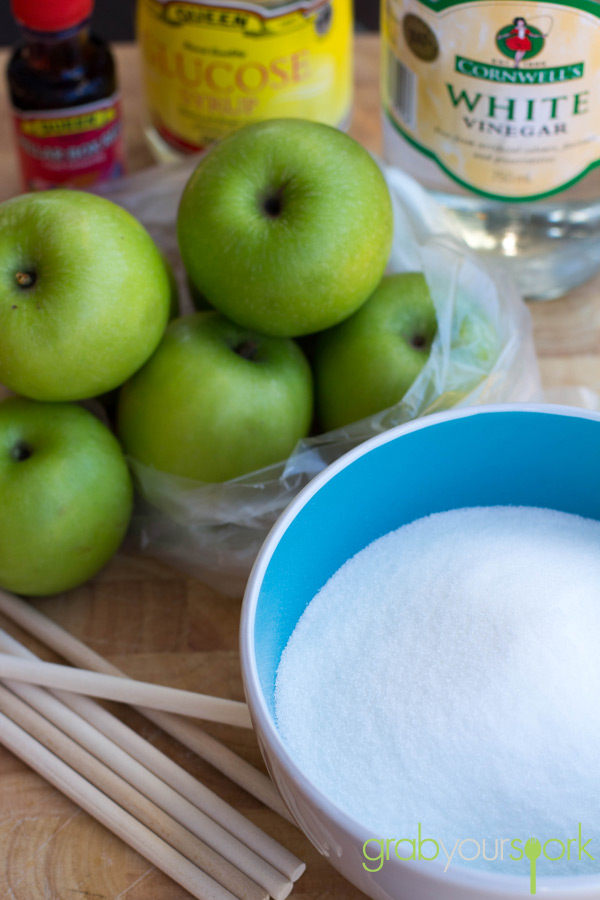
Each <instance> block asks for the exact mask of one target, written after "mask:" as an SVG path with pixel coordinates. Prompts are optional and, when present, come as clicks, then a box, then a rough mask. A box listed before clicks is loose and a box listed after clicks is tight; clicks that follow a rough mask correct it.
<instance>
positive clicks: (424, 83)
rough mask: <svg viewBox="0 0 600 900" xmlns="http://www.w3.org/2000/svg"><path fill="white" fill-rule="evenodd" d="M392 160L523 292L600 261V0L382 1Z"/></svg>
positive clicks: (550, 291) (585, 272)
mask: <svg viewBox="0 0 600 900" xmlns="http://www.w3.org/2000/svg"><path fill="white" fill-rule="evenodd" d="M382 34H383V78H382V93H383V121H384V152H385V156H386V159H387V160H388V161H389V162H391V163H393V164H395V165H398V166H400V167H401V168H403V169H404V170H405V171H407V172H408V173H409V174H411V175H413V176H414V177H416V178H417V179H418V180H419V181H420V182H421V183H422V184H424V185H425V186H426V187H427V188H429V189H430V190H432V191H433V192H434V193H435V194H436V196H437V197H438V199H439V200H440V201H441V202H442V203H443V204H444V205H445V206H447V207H448V208H449V209H451V210H452V211H453V213H454V214H455V216H456V219H457V221H458V224H459V226H460V229H461V231H462V233H463V235H464V237H465V238H466V240H467V241H468V243H469V244H470V245H471V246H472V247H473V248H474V249H476V250H478V251H480V252H482V253H484V254H493V255H496V256H498V255H501V256H503V258H504V259H505V260H506V262H507V263H508V265H509V267H510V270H511V272H512V274H513V277H514V278H515V279H516V281H517V283H518V284H519V287H520V288H521V291H522V292H523V294H524V295H525V296H526V297H529V298H536V299H544V300H549V299H552V298H554V297H558V296H560V295H561V294H564V293H565V292H566V291H567V290H569V289H570V288H572V287H574V286H575V285H576V284H579V283H581V282H582V281H585V280H586V279H588V278H589V277H591V276H592V275H593V274H594V273H595V272H597V271H599V270H600V168H598V166H599V165H600V112H599V110H600V3H597V2H596V0H571V3H570V4H567V3H565V2H548V0H546V2H542V3H538V2H534V0H522V2H521V0H503V2H502V3H498V2H491V0H437V2H436V0H387V2H386V0H384V2H383V6H382Z"/></svg>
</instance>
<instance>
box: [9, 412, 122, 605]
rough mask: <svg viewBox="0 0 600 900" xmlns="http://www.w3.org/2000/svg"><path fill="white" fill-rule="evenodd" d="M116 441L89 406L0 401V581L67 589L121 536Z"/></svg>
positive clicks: (34, 588) (29, 589)
mask: <svg viewBox="0 0 600 900" xmlns="http://www.w3.org/2000/svg"><path fill="white" fill-rule="evenodd" d="M132 495H133V492H132V486H131V479H130V477H129V472H128V469H127V465H126V463H125V459H124V456H123V453H122V451H121V448H120V447H119V444H118V442H117V441H116V439H115V438H114V437H113V435H112V434H111V433H110V431H109V430H108V429H107V428H106V427H105V426H104V425H103V424H102V423H101V422H100V421H99V420H98V419H97V418H96V417H95V416H93V415H92V413H90V412H88V411H87V410H85V409H83V408H82V407H79V406H76V405H74V404H69V403H40V402H38V401H35V400H26V399H24V398H22V397H11V398H9V399H8V400H4V401H2V402H1V403H0V497H1V498H2V502H1V503H0V585H1V586H2V587H3V588H7V589H8V590H10V591H14V592H16V593H18V594H28V595H41V594H55V593H58V592H60V591H66V590H68V589H69V588H72V587H75V586H76V585H78V584H81V583H82V582H84V581H86V580H87V579H88V578H91V576H92V575H94V574H95V573H96V572H97V571H98V570H99V569H100V568H101V567H102V566H103V565H104V564H105V563H106V562H107V561H108V560H109V559H110V558H111V556H112V555H113V553H114V552H115V550H116V549H117V548H118V546H119V544H120V543H121V541H122V539H123V536H124V534H125V531H126V529H127V525H128V523H129V519H130V516H131V508H132Z"/></svg>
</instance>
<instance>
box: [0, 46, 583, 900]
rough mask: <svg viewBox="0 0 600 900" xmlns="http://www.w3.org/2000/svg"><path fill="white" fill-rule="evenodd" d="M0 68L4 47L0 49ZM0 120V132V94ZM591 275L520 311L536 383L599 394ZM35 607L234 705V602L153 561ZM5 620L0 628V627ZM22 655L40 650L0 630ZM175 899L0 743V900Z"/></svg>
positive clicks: (313, 889)
mask: <svg viewBox="0 0 600 900" xmlns="http://www.w3.org/2000/svg"><path fill="white" fill-rule="evenodd" d="M356 51H357V52H356V60H357V94H356V107H355V115H354V122H353V127H352V133H353V134H354V135H355V136H356V137H357V138H359V140H361V141H362V142H363V143H364V144H365V145H366V146H367V147H369V149H371V150H374V151H378V150H379V148H380V129H379V102H378V40H377V38H375V37H362V36H361V37H359V39H358V40H357V48H356ZM117 58H118V62H119V68H120V77H121V85H122V92H123V100H124V111H125V127H126V140H127V146H128V157H129V162H130V169H131V170H135V169H137V168H141V167H144V166H147V165H149V164H150V163H151V162H152V160H151V158H150V155H149V153H148V151H147V149H146V147H145V144H144V141H143V135H142V127H143V101H142V93H141V86H140V82H139V73H138V60H137V49H136V48H135V47H134V46H131V45H124V46H120V47H118V48H117ZM0 62H1V63H2V65H3V66H4V65H5V63H6V52H3V53H0ZM1 91H2V92H0V113H1V114H2V116H3V121H4V122H5V123H7V122H8V121H9V119H8V115H9V113H8V109H7V104H6V96H5V93H4V92H3V91H4V86H2V89H1ZM17 184H18V181H17V176H16V165H15V157H14V153H13V148H12V139H11V134H10V129H9V127H8V126H7V125H5V128H4V129H2V131H0V199H4V198H5V197H7V196H11V195H12V194H13V193H15V190H16V185H17ZM599 292H600V279H596V280H595V281H593V282H591V283H590V284H588V285H586V286H584V287H582V288H579V289H578V290H577V291H575V292H573V294H572V295H570V297H569V298H568V299H566V300H562V301H556V302H554V303H549V304H544V305H538V306H536V307H535V308H534V309H533V313H534V321H535V326H536V340H537V345H538V350H539V352H540V355H541V357H542V360H541V365H542V372H543V376H544V380H545V382H546V384H547V385H549V386H564V385H579V384H587V385H588V386H589V387H591V388H596V389H598V388H599V387H600V359H599V354H600V304H599V303H598V299H597V298H598V294H599ZM35 605H36V606H37V607H38V608H39V609H41V610H42V611H43V612H44V613H46V614H47V615H48V616H50V617H51V618H53V619H55V620H56V621H57V622H59V623H60V624H61V625H63V626H64V627H65V628H67V629H68V630H69V631H71V632H72V633H73V634H75V635H76V636H77V637H78V638H80V639H81V640H83V641H85V642H86V643H88V644H89V646H90V647H92V648H93V649H94V650H96V651H97V652H99V653H101V654H103V655H104V656H105V657H106V658H107V659H109V660H111V661H112V662H113V663H115V664H116V665H118V666H119V667H120V668H122V669H124V670H125V671H126V672H128V673H129V674H130V675H132V676H133V677H135V678H140V679H144V680H147V681H156V682H160V683H164V684H170V685H173V686H175V687H181V688H187V689H195V690H200V691H204V692H207V693H212V694H216V695H221V696H224V697H232V698H235V699H242V688H241V681H240V670H239V659H238V646H237V630H238V619H239V609H240V605H239V601H235V600H231V599H227V598H225V597H221V596H219V595H218V594H217V593H216V592H214V591H212V590H210V589H208V588H206V587H204V586H203V585H202V584H200V583H199V582H197V581H195V580H194V579H192V578H188V577H186V576H185V575H182V574H180V573H178V572H176V571H174V570H171V569H168V568H166V567H164V566H162V565H161V564H159V563H157V562H155V561H153V560H149V559H144V558H141V557H136V556H135V555H132V554H127V553H121V554H119V555H118V556H117V558H116V559H115V560H113V562H112V563H111V564H110V566H109V567H108V568H107V569H106V570H105V571H104V572H103V573H102V574H101V575H99V576H98V577H97V578H96V579H94V581H93V582H92V583H90V584H88V585H85V586H84V587H82V588H79V589H78V590H76V591H72V592H70V593H69V594H66V595H64V596H59V597H55V598H51V599H47V600H41V601H36V603H35ZM5 625H6V623H5V622H3V621H2V620H1V619H0V627H4V626H5ZM6 627H7V628H8V630H10V631H11V632H12V633H13V634H15V636H17V637H18V638H19V639H22V640H24V642H25V643H27V644H28V645H29V646H30V647H32V649H34V650H35V651H36V652H40V653H42V654H43V655H44V656H45V657H46V658H48V659H53V658H54V657H52V655H51V654H49V653H47V651H44V649H43V648H40V647H39V646H38V645H37V644H36V643H35V642H33V641H31V640H29V639H27V638H26V637H25V636H23V635H22V633H20V632H19V631H18V629H16V628H14V627H13V626H9V625H6ZM110 708H111V709H112V710H113V711H115V712H116V713H117V714H119V715H122V717H123V718H124V719H125V721H127V722H128V723H129V724H130V725H132V726H133V727H135V728H137V729H138V730H139V731H140V732H141V733H142V734H143V735H144V736H145V737H147V738H148V739H149V740H151V741H152V742H153V743H155V744H156V746H157V747H159V748H160V749H162V750H164V751H165V752H167V753H168V754H169V755H171V756H172V757H173V758H174V759H175V760H176V761H177V762H178V763H180V764H181V765H183V766H185V767H186V768H187V769H188V770H189V771H190V772H192V773H193V774H194V775H195V776H196V777H197V778H199V779H201V780H202V781H204V783H205V784H207V785H208V786H209V787H210V788H212V789H213V790H215V791H216V792H217V793H219V794H220V795H221V796H222V797H223V798H224V799H226V800H227V801H228V802H230V803H232V804H233V805H235V806H236V808H237V809H239V810H240V811H241V812H242V813H244V814H245V815H247V816H248V817H249V818H251V819H252V820H253V821H254V822H255V823H256V824H258V825H260V826H261V827H262V828H264V829H265V831H267V832H269V833H270V834H272V835H273V836H276V837H277V838H278V839H279V840H281V841H282V842H283V843H285V844H286V845H287V846H288V847H289V848H290V849H291V850H293V851H294V852H295V853H296V854H297V855H298V856H300V857H302V858H303V859H305V860H306V861H307V863H308V870H307V873H306V874H305V876H304V877H303V878H302V879H301V881H300V882H299V883H298V885H297V887H296V889H295V892H294V896H295V897H296V898H298V900H337V898H340V900H341V898H344V900H353V898H355V897H358V896H360V895H359V892H358V891H356V890H354V889H353V888H352V887H350V885H348V884H347V882H345V881H344V880H343V879H342V878H341V877H339V876H338V875H337V874H336V873H335V872H334V870H333V869H332V868H331V867H330V866H329V864H328V863H327V862H326V861H325V860H324V859H322V858H321V857H320V856H319V855H318V854H317V852H316V851H315V850H313V849H312V847H311V846H310V845H309V843H308V842H307V841H306V840H305V838H304V837H303V836H302V834H301V833H300V832H299V831H297V830H296V829H295V828H294V827H293V826H292V825H290V824H288V823H286V822H283V821H282V820H281V819H279V817H278V816H276V815H275V814H273V813H271V812H270V811H269V810H267V809H265V808H264V807H262V806H261V805H260V804H259V803H258V802H257V801H255V800H254V799H253V798H252V797H250V796H249V795H247V794H246V793H245V792H243V791H242V790H240V789H239V788H237V787H235V785H233V784H231V783H230V782H229V781H228V780H227V779H225V778H224V777H223V776H221V775H219V773H218V772H216V771H214V770H213V769H211V768H210V767H209V766H207V765H206V764H204V763H202V762H201V761H200V760H199V759H197V758H196V757H194V756H193V755H192V754H191V753H189V752H188V751H187V750H185V749H184V748H182V747H181V746H180V745H178V744H177V743H176V742H175V741H173V740H171V739H170V738H168V737H166V736H165V735H164V734H162V733H161V732H159V731H158V730H157V729H156V728H155V727H154V726H152V725H150V724H149V723H148V722H146V721H145V720H143V719H141V718H140V717H139V716H137V715H136V714H133V713H131V712H127V711H122V710H121V709H120V708H119V707H118V706H117V705H112V706H110ZM210 730H211V731H212V733H213V734H214V735H215V736H218V737H219V738H221V739H223V740H224V741H225V742H226V743H227V745H228V746H230V747H231V748H232V749H233V750H235V751H236V752H237V753H239V754H240V755H242V756H243V757H244V758H245V759H247V760H249V761H250V762H251V763H253V764H254V765H256V766H259V767H261V766H262V761H261V757H260V753H259V750H258V747H257V744H256V741H255V739H254V737H253V735H252V734H251V733H249V732H246V731H242V730H241V729H234V728H225V727H212V728H211V729H210ZM187 896H188V895H187V894H186V892H185V891H183V890H181V889H180V888H179V887H177V886H176V885H174V884H173V883H172V882H171V881H170V880H169V879H167V878H166V877H165V876H163V875H162V874H161V873H160V872H158V871H157V870H156V869H154V868H153V867H152V866H151V865H150V864H148V863H147V862H146V861H145V860H144V859H143V858H142V857H140V856H139V855H138V854H137V853H135V852H133V851H131V850H129V849H128V848H127V847H126V846H125V845H124V844H123V843H122V842H121V841H120V840H118V839H117V838H114V837H113V836H112V835H111V834H110V833H109V832H108V831H106V829H104V828H103V827H101V826H99V825H97V824H96V823H95V822H94V820H93V819H91V818H90V817H89V816H88V815H86V814H85V813H82V812H81V811H80V810H78V808H77V807H76V806H74V805H73V804H72V803H71V802H70V801H68V800H66V799H65V798H63V797H62V796H61V795H60V794H59V793H58V792H56V791H55V790H54V789H53V788H51V787H49V786H48V785H47V784H46V783H45V782H43V781H42V780H41V779H40V778H39V777H38V776H37V775H35V774H33V773H32V772H31V771H29V770H28V769H27V767H26V766H24V765H23V764H22V763H20V762H19V761H18V760H16V759H15V758H14V757H13V756H12V755H11V754H9V753H7V752H5V751H4V750H2V749H1V748H0V900H80V898H87V900H124V898H127V900H185V898H186V897H187Z"/></svg>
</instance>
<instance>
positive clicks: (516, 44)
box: [498, 16, 544, 69]
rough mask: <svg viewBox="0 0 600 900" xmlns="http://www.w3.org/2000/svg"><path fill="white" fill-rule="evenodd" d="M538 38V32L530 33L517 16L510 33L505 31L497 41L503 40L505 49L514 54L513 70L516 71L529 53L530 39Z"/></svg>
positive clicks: (522, 20) (524, 23) (520, 17)
mask: <svg viewBox="0 0 600 900" xmlns="http://www.w3.org/2000/svg"><path fill="white" fill-rule="evenodd" d="M538 36H539V32H538V31H537V29H535V31H531V30H530V29H529V28H528V27H527V22H526V21H525V19H524V18H523V17H522V16H517V17H516V19H513V27H512V28H511V29H510V31H505V32H504V33H503V34H499V35H498V40H502V39H504V44H505V46H506V48H507V49H508V50H512V52H513V53H514V54H515V57H514V59H515V69H518V67H519V65H520V64H521V61H522V59H523V57H524V56H525V54H526V53H529V52H530V51H531V48H532V44H531V38H532V37H538ZM542 36H544V35H542Z"/></svg>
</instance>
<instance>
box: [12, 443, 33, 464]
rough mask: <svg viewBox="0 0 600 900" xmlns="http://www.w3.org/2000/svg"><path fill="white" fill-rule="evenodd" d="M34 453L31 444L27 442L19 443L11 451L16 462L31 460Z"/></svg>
mask: <svg viewBox="0 0 600 900" xmlns="http://www.w3.org/2000/svg"><path fill="white" fill-rule="evenodd" d="M32 453H33V451H32V449H31V447H30V446H29V444H27V443H26V442H25V441H18V442H17V443H16V444H15V445H14V447H13V448H12V451H11V456H12V458H13V459H14V460H15V461H16V462H24V461H25V460H26V459H29V457H30V456H31V454H32Z"/></svg>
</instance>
